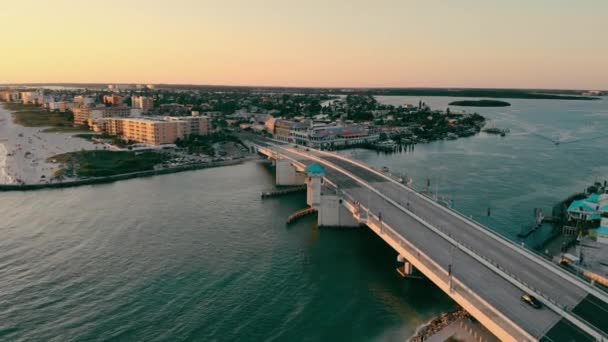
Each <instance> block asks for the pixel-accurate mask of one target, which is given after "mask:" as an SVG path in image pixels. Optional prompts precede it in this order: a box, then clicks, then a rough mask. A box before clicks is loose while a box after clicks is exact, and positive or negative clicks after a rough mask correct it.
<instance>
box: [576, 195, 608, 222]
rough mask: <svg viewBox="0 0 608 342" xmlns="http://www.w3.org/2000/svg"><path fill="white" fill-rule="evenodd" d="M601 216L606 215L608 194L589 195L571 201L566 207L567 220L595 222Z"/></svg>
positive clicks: (607, 211)
mask: <svg viewBox="0 0 608 342" xmlns="http://www.w3.org/2000/svg"><path fill="white" fill-rule="evenodd" d="M603 214H608V194H591V195H589V196H587V198H584V199H581V200H575V201H572V203H571V204H570V206H569V207H568V218H569V219H571V220H585V221H596V220H599V219H600V218H601V216H602V215H603Z"/></svg>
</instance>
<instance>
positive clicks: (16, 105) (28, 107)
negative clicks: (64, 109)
mask: <svg viewBox="0 0 608 342" xmlns="http://www.w3.org/2000/svg"><path fill="white" fill-rule="evenodd" d="M2 105H3V106H4V108H5V109H7V110H10V111H18V110H31V111H34V110H42V108H40V107H39V106H36V105H33V104H27V105H24V104H22V103H13V102H5V103H3V104H2Z"/></svg>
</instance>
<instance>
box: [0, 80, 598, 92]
mask: <svg viewBox="0 0 608 342" xmlns="http://www.w3.org/2000/svg"><path fill="white" fill-rule="evenodd" d="M28 85H29V86H44V85H49V86H53V85H60V86H61V85H64V86H65V85H96V86H97V85H104V86H108V85H154V86H162V85H167V86H192V87H218V88H283V89H455V90H468V89H494V90H552V91H555V90H563V91H573V90H574V91H602V92H605V91H608V89H596V88H525V87H504V88H501V87H461V86H458V87H453V86H444V87H441V86H432V87H418V86H405V87H401V86H368V87H365V86H325V87H324V86H285V85H226V84H195V83H149V82H15V83H0V86H2V87H10V86H28Z"/></svg>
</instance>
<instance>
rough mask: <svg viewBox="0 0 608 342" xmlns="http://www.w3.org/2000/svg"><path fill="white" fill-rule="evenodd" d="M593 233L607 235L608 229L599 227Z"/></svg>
mask: <svg viewBox="0 0 608 342" xmlns="http://www.w3.org/2000/svg"><path fill="white" fill-rule="evenodd" d="M595 232H596V233H598V234H601V235H608V227H599V228H596V229H595Z"/></svg>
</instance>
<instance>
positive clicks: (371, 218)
mask: <svg viewBox="0 0 608 342" xmlns="http://www.w3.org/2000/svg"><path fill="white" fill-rule="evenodd" d="M336 192H337V193H338V194H339V195H340V196H341V197H342V198H343V200H344V199H345V200H347V201H349V202H350V203H351V205H353V206H356V207H359V208H361V209H363V210H365V211H366V212H367V215H366V216H367V220H368V225H369V224H370V223H371V224H375V225H376V226H378V227H380V233H381V234H385V235H387V236H389V237H390V238H391V239H392V240H393V241H396V242H397V243H399V245H400V246H402V247H404V248H405V247H407V248H409V249H410V250H411V251H414V252H416V255H417V257H418V258H419V259H420V260H419V262H422V263H424V264H425V266H427V267H428V268H429V269H435V270H438V271H439V272H440V273H436V274H443V275H444V276H445V275H447V273H446V271H445V269H444V268H442V267H440V266H439V265H438V264H437V263H436V262H434V261H433V260H432V259H431V258H430V257H428V256H427V255H426V254H424V252H422V251H421V250H420V249H419V248H417V247H416V246H414V245H413V244H411V243H410V242H409V241H407V240H406V239H405V238H403V237H402V236H401V235H400V234H399V233H397V232H396V231H395V230H394V229H392V228H391V227H390V226H388V225H387V224H386V223H385V222H383V221H382V220H381V219H380V218H379V217H378V216H377V215H374V214H373V212H372V211H370V210H369V209H367V208H365V207H364V206H362V205H361V203H360V202H358V201H357V200H355V199H354V197H352V196H351V195H350V194H348V193H347V192H346V191H344V190H342V189H338V188H337V187H336ZM361 209H360V210H361ZM446 235H447V236H448V237H449V240H451V244H452V245H453V246H455V247H456V248H457V249H459V250H461V251H462V252H463V253H465V254H469V255H470V254H471V253H473V254H474V255H476V256H477V257H478V258H481V259H483V260H484V261H485V262H486V263H488V264H490V265H492V266H494V267H495V268H496V269H498V270H499V271H500V272H502V273H504V274H506V275H507V276H508V277H510V278H511V279H512V280H514V281H515V282H517V283H519V284H520V285H521V286H523V288H525V289H527V290H528V291H531V292H532V293H534V294H535V295H537V296H539V297H540V298H542V299H543V300H544V301H545V302H548V303H550V304H551V305H552V306H553V307H555V308H559V309H561V310H563V311H564V312H567V313H568V314H569V315H571V316H572V317H575V318H576V319H577V320H578V321H579V322H584V323H585V324H586V325H587V326H588V327H589V328H590V329H591V331H594V332H595V333H596V334H597V336H602V335H603V332H602V331H600V330H599V329H597V328H595V326H594V325H593V324H590V323H589V322H588V321H586V320H585V319H583V318H581V317H580V316H578V315H576V314H575V313H573V312H572V309H573V308H570V307H568V306H565V305H561V304H559V303H558V302H557V301H556V300H555V299H554V298H553V297H551V296H549V295H548V294H546V293H544V292H543V291H541V290H540V289H538V288H536V287H534V286H533V285H531V284H529V283H527V282H526V281H524V280H522V279H521V278H519V277H518V276H517V275H515V274H513V273H512V272H510V271H509V270H508V269H505V268H504V267H503V266H501V265H500V264H499V263H498V262H496V261H494V260H492V259H490V258H488V257H487V256H485V254H484V253H480V251H478V250H476V249H474V248H472V247H471V246H469V245H467V244H465V243H462V242H461V241H459V240H456V239H454V237H453V236H452V235H451V234H446ZM425 261H426V262H425ZM452 275H453V274H452ZM458 284H459V287H460V288H461V290H464V291H467V292H468V293H469V294H470V295H472V296H475V298H477V299H478V300H481V301H483V302H484V303H486V305H489V306H490V307H492V306H491V305H490V304H488V302H487V301H485V300H483V299H481V298H480V297H479V296H477V295H476V294H475V293H474V292H473V291H472V290H470V289H469V288H468V287H467V286H466V285H464V284H463V283H462V282H461V281H458ZM492 308H493V307H492ZM492 312H494V313H495V314H496V313H499V312H497V311H495V310H493V311H492ZM502 317H504V316H502ZM505 319H506V320H507V321H509V320H508V319H507V318H506V317H505Z"/></svg>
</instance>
